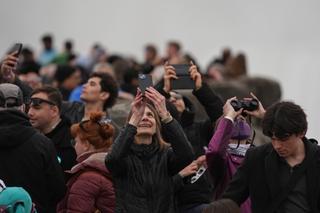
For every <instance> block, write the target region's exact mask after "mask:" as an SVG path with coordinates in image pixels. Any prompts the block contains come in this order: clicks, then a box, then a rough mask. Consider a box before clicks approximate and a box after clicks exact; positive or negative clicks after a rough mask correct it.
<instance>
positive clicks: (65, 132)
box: [46, 117, 77, 171]
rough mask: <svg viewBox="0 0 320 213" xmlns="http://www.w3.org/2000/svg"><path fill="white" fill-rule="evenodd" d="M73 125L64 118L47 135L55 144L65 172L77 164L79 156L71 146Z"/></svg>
mask: <svg viewBox="0 0 320 213" xmlns="http://www.w3.org/2000/svg"><path fill="white" fill-rule="evenodd" d="M70 127H71V123H70V122H69V121H68V120H67V119H66V118H64V117H62V118H61V121H60V122H59V124H58V125H57V126H56V127H55V128H54V129H53V130H52V131H51V132H49V133H47V134H46V136H47V137H48V138H50V139H51V141H52V142H53V144H54V146H55V148H56V151H57V155H58V158H59V159H60V161H61V162H60V165H61V167H62V169H63V171H66V170H70V169H71V168H72V167H73V166H74V165H75V164H76V158H77V154H76V151H75V149H74V147H73V146H72V144H71V139H72V137H71V132H70Z"/></svg>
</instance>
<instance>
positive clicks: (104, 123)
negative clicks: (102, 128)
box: [98, 116, 112, 125]
mask: <svg viewBox="0 0 320 213" xmlns="http://www.w3.org/2000/svg"><path fill="white" fill-rule="evenodd" d="M111 121H112V120H111V119H110V118H107V117H106V116H104V117H102V118H101V119H100V121H98V123H99V124H100V125H106V124H110V123H111Z"/></svg>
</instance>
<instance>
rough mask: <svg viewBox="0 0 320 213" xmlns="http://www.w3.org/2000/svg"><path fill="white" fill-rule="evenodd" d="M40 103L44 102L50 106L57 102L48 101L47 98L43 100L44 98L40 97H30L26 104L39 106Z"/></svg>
mask: <svg viewBox="0 0 320 213" xmlns="http://www.w3.org/2000/svg"><path fill="white" fill-rule="evenodd" d="M42 103H46V104H49V105H51V106H56V105H57V104H56V103H54V102H52V101H49V100H45V99H42V98H30V100H29V102H28V104H29V105H32V106H35V107H37V106H40V105H41V104H42Z"/></svg>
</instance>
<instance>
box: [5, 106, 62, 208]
mask: <svg viewBox="0 0 320 213" xmlns="http://www.w3.org/2000/svg"><path fill="white" fill-rule="evenodd" d="M0 118H1V119H0V162H1V163H0V177H1V179H2V180H3V181H4V182H5V183H6V185H7V186H16V187H23V188H24V189H25V190H26V191H27V192H28V193H29V194H30V196H31V198H32V201H33V202H34V203H35V204H36V208H37V211H38V212H39V213H51V212H55V209H56V204H57V203H58V201H60V200H61V199H62V198H63V196H64V193H65V189H66V187H65V184H64V177H63V172H62V170H61V167H60V165H59V163H58V160H57V155H56V151H55V148H54V146H53V144H52V142H51V141H50V140H49V139H48V138H47V137H45V136H44V135H42V134H40V133H38V132H37V131H36V130H35V129H34V128H32V126H31V124H30V122H29V120H28V117H27V116H26V115H25V114H23V113H22V112H20V111H17V110H3V111H0Z"/></svg>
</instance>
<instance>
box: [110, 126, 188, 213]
mask: <svg viewBox="0 0 320 213" xmlns="http://www.w3.org/2000/svg"><path fill="white" fill-rule="evenodd" d="M162 128H163V131H164V132H166V134H167V136H168V140H170V142H171V145H172V146H171V147H166V148H163V149H160V147H159V146H157V145H156V143H155V142H154V143H152V144H150V145H137V144H135V143H134V137H135V135H136V133H137V128H136V127H135V126H132V125H130V124H127V125H126V127H125V128H124V129H122V131H121V132H120V134H119V136H118V137H117V139H116V140H115V142H114V143H113V145H112V149H111V152H110V153H109V154H108V155H107V157H106V166H107V168H108V169H109V171H111V173H112V176H113V178H114V183H115V190H116V209H115V212H116V213H125V212H126V213H131V212H132V213H164V212H165V213H173V212H175V210H174V198H173V185H172V184H173V183H172V175H174V174H176V173H177V172H179V171H180V170H181V169H182V168H183V167H184V166H185V165H187V164H189V163H190V162H191V161H192V159H193V153H192V149H191V146H190V144H189V143H188V140H187V138H186V136H185V134H184V133H183V131H182V129H181V127H180V125H179V124H178V122H177V121H176V120H173V121H171V122H169V123H167V124H163V126H162Z"/></svg>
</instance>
